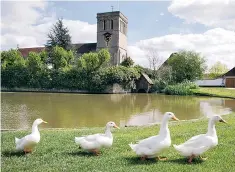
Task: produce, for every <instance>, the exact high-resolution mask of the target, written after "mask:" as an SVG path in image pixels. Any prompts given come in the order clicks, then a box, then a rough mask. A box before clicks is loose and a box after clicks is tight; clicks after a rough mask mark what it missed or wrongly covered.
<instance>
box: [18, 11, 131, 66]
mask: <svg viewBox="0 0 235 172" xmlns="http://www.w3.org/2000/svg"><path fill="white" fill-rule="evenodd" d="M127 26H128V19H127V17H125V16H124V15H123V14H122V13H121V12H120V11H113V12H106V13H98V14H97V43H81V44H73V47H74V48H75V50H76V52H77V54H78V55H82V54H84V53H89V52H95V51H97V50H100V49H102V48H108V50H109V52H110V54H111V60H110V63H111V64H112V65H115V66H116V65H119V64H120V63H121V62H122V61H123V60H124V59H125V58H126V57H127V56H128V55H127ZM18 50H19V51H20V52H21V54H22V56H24V57H27V56H28V54H29V52H37V53H38V52H41V51H43V50H45V47H32V48H18Z"/></svg>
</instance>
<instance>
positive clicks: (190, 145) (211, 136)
mask: <svg viewBox="0 0 235 172" xmlns="http://www.w3.org/2000/svg"><path fill="white" fill-rule="evenodd" d="M218 121H219V122H223V123H227V122H226V121H225V120H223V119H222V118H221V116H219V115H214V116H212V117H211V118H210V119H209V122H208V129H207V133H206V134H200V135H197V136H193V137H192V138H190V139H189V140H187V141H186V142H184V143H182V144H180V145H175V144H174V145H173V147H174V148H175V149H176V150H177V151H178V152H179V153H180V154H181V155H182V156H185V157H188V163H192V160H193V158H195V157H197V156H199V157H200V158H201V159H202V160H206V159H207V158H203V157H201V155H202V154H203V153H204V152H206V151H208V150H209V149H212V148H213V147H215V146H217V145H218V137H217V134H216V129H215V123H216V122H218Z"/></svg>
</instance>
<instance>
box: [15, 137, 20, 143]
mask: <svg viewBox="0 0 235 172" xmlns="http://www.w3.org/2000/svg"><path fill="white" fill-rule="evenodd" d="M19 141H20V139H18V138H17V137H15V144H16V145H17V144H18V143H19Z"/></svg>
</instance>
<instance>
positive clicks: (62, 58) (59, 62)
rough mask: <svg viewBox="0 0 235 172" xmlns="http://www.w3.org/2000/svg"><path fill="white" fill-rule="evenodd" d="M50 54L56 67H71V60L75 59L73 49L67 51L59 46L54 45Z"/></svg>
mask: <svg viewBox="0 0 235 172" xmlns="http://www.w3.org/2000/svg"><path fill="white" fill-rule="evenodd" d="M50 54H51V55H50V58H51V63H52V65H53V68H54V69H61V68H65V67H69V65H70V63H71V61H72V60H73V59H74V54H73V52H72V51H71V50H69V51H66V50H64V49H63V48H62V47H59V46H55V47H53V48H52V50H51V53H50Z"/></svg>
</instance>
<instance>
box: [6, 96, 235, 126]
mask: <svg viewBox="0 0 235 172" xmlns="http://www.w3.org/2000/svg"><path fill="white" fill-rule="evenodd" d="M1 100H2V101H1V129H30V128H31V126H32V122H33V121H34V120H35V119H36V118H42V119H43V120H45V121H47V122H48V124H42V125H41V126H40V128H80V127H103V126H104V125H105V124H106V122H108V121H114V122H116V124H117V125H119V126H121V127H124V126H141V125H149V124H153V123H160V122H161V119H162V116H163V114H164V112H166V111H172V112H174V113H175V115H176V116H177V117H178V118H179V119H180V120H190V119H198V118H201V117H204V116H208V117H209V116H211V115H214V114H219V115H224V114H227V113H230V112H232V111H235V100H231V99H223V98H209V97H195V96H168V95H159V94H65V93H23V92H22V93H12V92H8V93H6V92H4V93H1Z"/></svg>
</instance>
